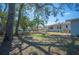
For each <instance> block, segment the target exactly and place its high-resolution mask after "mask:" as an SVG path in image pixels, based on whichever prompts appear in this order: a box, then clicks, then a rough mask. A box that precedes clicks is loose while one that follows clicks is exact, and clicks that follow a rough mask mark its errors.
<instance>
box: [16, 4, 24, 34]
mask: <svg viewBox="0 0 79 59" xmlns="http://www.w3.org/2000/svg"><path fill="white" fill-rule="evenodd" d="M23 6H24V3H22V4H20V8H19V13H18V21H17V24H16V29H15V35H18V27H19V23H20V19H21V14H22V8H23Z"/></svg>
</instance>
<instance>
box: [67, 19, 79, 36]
mask: <svg viewBox="0 0 79 59" xmlns="http://www.w3.org/2000/svg"><path fill="white" fill-rule="evenodd" d="M68 22H71V25H70V27H71V30H70V31H71V34H72V35H73V36H79V18H77V19H71V20H68Z"/></svg>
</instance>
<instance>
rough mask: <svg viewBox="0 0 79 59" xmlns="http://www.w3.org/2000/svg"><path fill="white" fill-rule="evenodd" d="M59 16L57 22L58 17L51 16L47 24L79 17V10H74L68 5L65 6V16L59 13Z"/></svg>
mask: <svg viewBox="0 0 79 59" xmlns="http://www.w3.org/2000/svg"><path fill="white" fill-rule="evenodd" d="M73 9H74V7H73ZM57 18H58V19H59V20H58V21H57V22H55V20H56V18H55V17H53V16H50V17H49V19H48V23H47V25H50V24H55V23H62V22H65V21H66V20H69V19H75V18H79V11H74V10H71V9H69V8H68V7H65V13H64V16H61V15H58V16H57Z"/></svg>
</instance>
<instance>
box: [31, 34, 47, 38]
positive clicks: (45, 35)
mask: <svg viewBox="0 0 79 59" xmlns="http://www.w3.org/2000/svg"><path fill="white" fill-rule="evenodd" d="M31 36H32V37H34V38H47V37H48V35H47V34H32V35H31Z"/></svg>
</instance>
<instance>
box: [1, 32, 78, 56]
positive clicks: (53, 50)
mask: <svg viewBox="0 0 79 59" xmlns="http://www.w3.org/2000/svg"><path fill="white" fill-rule="evenodd" d="M50 33H51V34H50ZM50 33H49V32H48V34H39V33H38V34H30V35H28V36H26V35H24V36H22V35H21V36H19V37H17V36H14V37H13V41H12V51H11V52H10V54H11V55H20V54H21V55H46V54H48V55H49V54H52V55H54V54H55V55H66V54H67V50H68V48H67V47H62V46H60V47H57V46H50V45H47V46H46V44H47V43H48V44H53V43H56V44H57V45H59V44H60V45H62V44H63V45H67V44H70V43H71V42H72V41H71V37H68V36H69V34H68V33H65V35H64V33H58V34H57V33H56V32H55V33H54V32H50ZM67 34H68V36H67ZM2 39H3V36H0V42H2ZM23 39H24V40H25V41H23ZM33 42H34V43H33ZM39 44H40V45H39ZM44 45H45V46H44ZM75 45H79V40H76V41H75Z"/></svg>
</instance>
